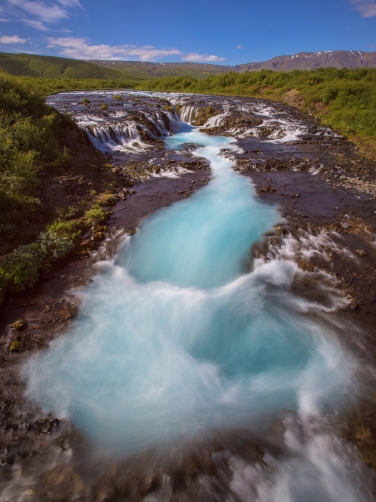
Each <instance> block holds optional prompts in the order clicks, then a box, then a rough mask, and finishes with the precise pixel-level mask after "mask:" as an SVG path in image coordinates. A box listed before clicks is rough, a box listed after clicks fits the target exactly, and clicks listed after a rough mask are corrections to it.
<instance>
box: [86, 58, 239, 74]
mask: <svg viewBox="0 0 376 502" xmlns="http://www.w3.org/2000/svg"><path fill="white" fill-rule="evenodd" d="M91 62H92V63H95V64H97V65H100V66H102V67H103V68H111V69H113V70H118V71H121V72H123V73H125V74H126V77H128V78H133V79H145V78H153V77H156V78H160V77H185V76H190V77H194V78H197V79H202V78H206V77H210V76H211V75H218V74H220V73H226V72H228V71H231V70H234V67H232V66H223V65H215V64H207V63H151V62H144V61H102V60H91Z"/></svg>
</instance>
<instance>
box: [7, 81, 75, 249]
mask: <svg viewBox="0 0 376 502" xmlns="http://www.w3.org/2000/svg"><path fill="white" fill-rule="evenodd" d="M68 125H70V119H69V118H68V117H66V116H63V115H61V114H59V113H58V112H57V111H56V110H54V109H53V108H50V107H49V106H47V105H46V104H45V102H44V98H43V96H41V95H39V94H37V93H36V92H30V91H29V90H28V89H25V88H24V87H22V86H20V85H18V84H17V83H16V82H14V80H13V79H12V78H10V77H7V76H5V75H0V222H1V223H0V253H4V252H5V251H7V250H8V249H11V248H13V247H14V245H16V244H19V243H21V244H22V243H23V242H27V241H28V240H29V239H30V234H29V232H28V222H29V220H30V219H32V218H34V217H36V215H37V214H38V212H39V210H40V204H41V201H40V198H39V196H38V191H39V186H40V183H41V180H40V176H41V175H42V173H43V172H49V171H53V170H56V169H60V168H62V167H64V166H65V165H66V164H67V163H68V162H69V154H68V152H67V150H66V149H64V148H63V147H62V146H61V145H60V144H59V140H60V138H61V137H62V136H63V135H64V128H65V127H67V126H68Z"/></svg>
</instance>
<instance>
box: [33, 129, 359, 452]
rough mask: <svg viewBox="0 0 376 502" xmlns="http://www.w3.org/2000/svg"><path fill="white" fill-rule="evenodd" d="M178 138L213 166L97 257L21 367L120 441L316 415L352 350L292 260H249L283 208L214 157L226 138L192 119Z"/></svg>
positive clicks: (127, 443)
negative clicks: (208, 175) (313, 314)
mask: <svg viewBox="0 0 376 502" xmlns="http://www.w3.org/2000/svg"><path fill="white" fill-rule="evenodd" d="M183 143H195V144H197V145H199V146H200V149H199V150H197V151H196V155H198V156H203V157H205V158H206V159H208V161H209V162H210V165H211V168H212V172H213V179H212V180H211V181H210V183H209V184H208V185H207V186H206V187H205V188H203V189H201V190H199V191H198V192H196V193H195V194H194V195H193V196H192V197H191V198H190V199H187V200H184V201H182V202H179V203H176V204H174V205H173V206H171V207H169V208H166V209H163V210H161V211H159V212H157V213H155V214H154V215H153V216H152V217H150V218H149V219H147V220H146V221H145V222H144V223H143V224H142V226H141V228H140V230H139V232H138V233H137V234H136V235H135V236H133V237H131V238H128V240H127V241H126V242H125V245H124V248H123V250H122V252H121V253H120V255H119V256H118V257H117V259H116V260H115V261H114V262H102V263H101V264H99V272H100V273H99V274H98V276H97V277H96V278H95V279H94V281H93V283H92V284H91V285H90V286H88V287H87V288H86V289H85V290H84V291H83V293H82V298H83V303H82V306H81V308H80V314H79V316H78V318H77V321H76V323H75V326H74V328H73V330H72V331H71V332H70V333H69V334H66V335H64V336H62V337H60V338H59V339H58V340H57V341H55V342H53V343H52V344H51V347H50V348H49V349H48V350H47V351H45V352H44V353H41V354H39V355H38V356H36V357H34V358H33V359H32V360H31V362H30V363H29V364H28V366H27V368H26V377H27V382H28V390H27V392H28V395H29V396H30V397H32V398H33V399H34V400H35V401H36V402H37V403H39V404H40V405H41V406H42V407H43V408H44V409H45V410H48V411H52V412H54V413H55V414H57V415H58V416H60V417H65V416H67V417H69V418H70V419H71V420H72V421H73V423H74V424H75V425H76V426H77V427H78V428H79V429H80V430H81V431H82V432H83V433H84V434H85V435H87V436H88V437H89V438H90V439H91V440H92V442H93V443H94V444H97V445H101V446H104V447H106V448H109V449H110V450H111V451H113V452H114V453H117V454H122V455H126V454H130V453H133V452H138V451H142V450H143V449H145V448H148V447H150V446H157V447H163V446H168V445H170V443H171V442H173V441H176V440H184V439H191V438H195V437H196V436H198V435H200V436H205V435H210V434H213V433H216V432H218V431H221V430H225V429H227V428H233V427H242V428H244V427H246V428H251V429H253V430H257V429H258V428H260V427H264V426H266V425H267V424H269V423H270V421H271V420H272V419H273V416H274V415H275V413H277V412H279V411H284V410H291V409H293V410H297V411H299V412H300V413H302V414H303V415H315V414H320V412H321V410H322V409H323V407H326V406H329V405H333V403H335V402H336V400H337V399H340V398H341V396H342V395H343V394H345V393H346V392H347V390H348V388H349V385H350V379H351V362H350V361H349V359H348V356H347V355H346V354H345V353H344V351H343V349H342V348H341V346H340V345H339V343H338V342H337V341H336V338H335V337H334V336H331V333H328V332H327V331H326V330H325V329H324V328H323V327H322V325H321V324H320V323H319V322H318V321H317V320H316V321H315V320H314V318H310V317H307V315H306V314H307V312H308V311H309V305H308V303H307V302H305V301H304V300H302V299H299V298H296V297H295V296H294V295H293V294H292V293H291V286H292V282H293V279H294V275H295V273H296V266H295V265H294V264H292V263H291V262H286V261H277V260H276V261H271V262H269V263H264V264H259V266H257V267H256V268H255V269H254V270H253V271H252V272H247V271H246V268H245V263H246V262H247V260H248V257H249V248H250V246H251V245H252V243H253V242H255V241H257V240H258V239H259V238H260V237H261V235H262V234H263V232H265V231H266V230H267V229H268V228H270V227H271V226H273V225H274V224H275V223H276V222H277V221H278V219H279V214H278V211H277V210H276V209H275V208H273V207H270V206H266V205H264V204H262V203H260V201H259V200H258V199H257V198H256V197H255V194H254V189H253V187H252V184H251V183H250V181H249V180H248V179H246V178H245V177H241V176H240V175H238V174H237V173H236V172H234V171H233V170H232V169H231V167H232V163H231V161H230V160H228V159H226V158H224V157H223V156H221V154H220V152H221V149H223V148H227V149H230V150H231V149H232V148H235V146H234V145H233V142H232V141H231V140H230V139H228V138H216V137H210V136H206V135H204V134H202V133H199V132H198V131H196V130H193V131H191V132H185V133H182V134H178V135H176V136H174V137H172V138H171V139H168V140H167V147H168V148H171V149H179V148H180V147H181V145H182V144H183Z"/></svg>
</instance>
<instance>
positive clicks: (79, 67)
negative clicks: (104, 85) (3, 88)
mask: <svg viewBox="0 0 376 502" xmlns="http://www.w3.org/2000/svg"><path fill="white" fill-rule="evenodd" d="M0 69H1V70H2V71H5V72H7V73H9V74H10V75H14V76H23V77H40V78H68V79H108V80H123V79H124V75H123V74H122V73H121V72H119V71H116V70H113V69H111V68H104V67H102V66H99V65H96V64H93V63H88V62H86V61H79V60H77V59H68V58H59V57H52V56H36V55H33V54H7V53H4V52H2V53H0Z"/></svg>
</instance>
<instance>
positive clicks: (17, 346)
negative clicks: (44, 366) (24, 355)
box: [9, 340, 22, 352]
mask: <svg viewBox="0 0 376 502" xmlns="http://www.w3.org/2000/svg"><path fill="white" fill-rule="evenodd" d="M21 349H22V344H21V342H19V341H18V340H13V342H11V343H10V345H9V350H10V352H20V351H21Z"/></svg>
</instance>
